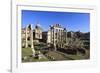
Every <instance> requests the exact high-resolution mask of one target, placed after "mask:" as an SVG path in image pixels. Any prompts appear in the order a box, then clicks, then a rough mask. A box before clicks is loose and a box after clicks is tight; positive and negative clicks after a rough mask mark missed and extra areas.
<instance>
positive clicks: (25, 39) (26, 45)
mask: <svg viewBox="0 0 100 73" xmlns="http://www.w3.org/2000/svg"><path fill="white" fill-rule="evenodd" d="M25 48H27V26H26V28H25Z"/></svg>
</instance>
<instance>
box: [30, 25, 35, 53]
mask: <svg viewBox="0 0 100 73" xmlns="http://www.w3.org/2000/svg"><path fill="white" fill-rule="evenodd" d="M30 32H31V34H30V38H31V40H30V42H31V48H32V51H33V55H35V50H34V43H33V30H32V25H31V30H30Z"/></svg>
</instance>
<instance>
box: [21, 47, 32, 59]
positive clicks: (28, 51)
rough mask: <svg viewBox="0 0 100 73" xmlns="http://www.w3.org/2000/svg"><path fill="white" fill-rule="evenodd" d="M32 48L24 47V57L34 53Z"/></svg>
mask: <svg viewBox="0 0 100 73" xmlns="http://www.w3.org/2000/svg"><path fill="white" fill-rule="evenodd" d="M32 54H33V52H32V49H31V48H22V57H24V56H29V55H32Z"/></svg>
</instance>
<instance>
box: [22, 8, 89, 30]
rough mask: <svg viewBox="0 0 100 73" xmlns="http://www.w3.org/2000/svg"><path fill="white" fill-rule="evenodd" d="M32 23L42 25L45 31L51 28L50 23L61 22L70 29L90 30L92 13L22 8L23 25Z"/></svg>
mask: <svg viewBox="0 0 100 73" xmlns="http://www.w3.org/2000/svg"><path fill="white" fill-rule="evenodd" d="M28 24H32V26H33V28H34V26H35V25H36V24H38V25H40V26H41V27H42V29H43V30H44V31H47V30H48V29H49V26H50V25H53V24H60V25H61V26H62V27H65V28H66V29H67V30H68V31H79V30H80V31H81V32H89V31H90V14H89V13H79V12H78V13H75V12H50V11H49V12H48V11H32V10H22V27H25V26H26V25H28Z"/></svg>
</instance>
